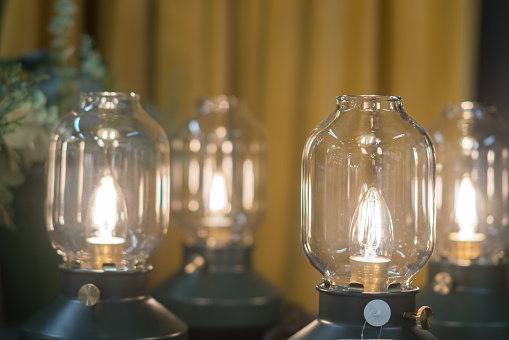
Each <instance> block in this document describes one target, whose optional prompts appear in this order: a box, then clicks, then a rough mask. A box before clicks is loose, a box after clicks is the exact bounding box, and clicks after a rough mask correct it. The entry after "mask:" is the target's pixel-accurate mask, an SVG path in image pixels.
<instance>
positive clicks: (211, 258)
mask: <svg viewBox="0 0 509 340" xmlns="http://www.w3.org/2000/svg"><path fill="white" fill-rule="evenodd" d="M184 251H185V264H184V267H183V268H182V270H180V271H179V272H177V273H176V274H175V275H173V276H171V277H170V278H169V279H168V280H167V281H166V282H164V283H163V284H162V285H161V286H160V287H159V288H158V289H157V290H156V291H155V292H154V297H155V298H156V299H157V300H159V301H160V302H161V303H163V304H164V305H165V306H166V307H168V308H169V309H171V310H172V311H173V312H174V313H175V314H176V315H178V317H180V318H181V319H182V320H184V321H185V322H186V323H187V324H188V325H189V336H190V339H223V340H225V339H236V340H238V339H243V340H247V339H261V338H262V335H263V333H264V332H265V331H266V330H267V329H268V328H270V327H271V326H273V325H274V324H276V323H278V321H279V320H280V318H281V314H282V297H281V296H280V295H279V293H278V292H277V290H276V289H275V288H274V287H273V286H272V285H271V284H270V283H269V282H267V281H266V280H265V279H264V278H262V277H261V276H260V275H259V274H257V273H256V272H254V271H253V270H252V269H251V247H241V246H235V245H229V246H226V247H222V248H218V249H213V248H207V247H206V246H203V245H201V246H200V245H196V246H187V245H186V246H185V247H184Z"/></svg>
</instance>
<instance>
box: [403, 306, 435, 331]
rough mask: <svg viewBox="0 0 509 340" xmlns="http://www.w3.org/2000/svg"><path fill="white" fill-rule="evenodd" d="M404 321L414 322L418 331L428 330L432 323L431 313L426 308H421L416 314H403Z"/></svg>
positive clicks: (429, 309)
mask: <svg viewBox="0 0 509 340" xmlns="http://www.w3.org/2000/svg"><path fill="white" fill-rule="evenodd" d="M404 317H405V319H408V320H414V321H415V322H416V323H417V326H418V327H419V328H420V329H424V330H427V329H430V327H431V324H432V323H433V311H432V310H431V308H429V307H428V306H422V307H421V308H419V310H418V311H417V313H405V315H404Z"/></svg>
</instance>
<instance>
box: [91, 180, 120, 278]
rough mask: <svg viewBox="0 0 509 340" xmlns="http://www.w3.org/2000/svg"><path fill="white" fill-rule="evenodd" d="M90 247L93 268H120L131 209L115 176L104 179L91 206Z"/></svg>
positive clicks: (95, 193) (93, 196)
mask: <svg viewBox="0 0 509 340" xmlns="http://www.w3.org/2000/svg"><path fill="white" fill-rule="evenodd" d="M90 216H91V217H90V218H89V228H88V232H87V234H88V235H87V236H88V237H87V239H86V241H87V244H88V245H89V250H90V266H91V269H103V266H104V265H105V264H106V265H107V264H112V265H113V266H115V267H116V266H118V265H120V261H121V260H120V259H121V251H122V245H123V244H124V243H125V241H126V239H125V237H126V229H127V223H126V218H127V209H126V204H125V200H124V198H123V195H122V193H121V190H120V188H119V187H118V185H117V184H116V182H115V179H114V178H113V177H112V176H111V175H105V176H104V177H103V178H101V180H100V182H99V185H98V186H97V188H96V190H95V192H94V194H93V195H92V199H91V204H90Z"/></svg>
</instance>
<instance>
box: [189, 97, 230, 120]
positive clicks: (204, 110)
mask: <svg viewBox="0 0 509 340" xmlns="http://www.w3.org/2000/svg"><path fill="white" fill-rule="evenodd" d="M237 102H238V100H237V97H235V96H231V95H218V96H210V97H202V98H200V99H198V102H197V105H198V108H199V110H198V112H199V113H200V114H202V115H206V114H209V113H226V112H229V111H231V110H232V109H233V108H234V107H235V106H237Z"/></svg>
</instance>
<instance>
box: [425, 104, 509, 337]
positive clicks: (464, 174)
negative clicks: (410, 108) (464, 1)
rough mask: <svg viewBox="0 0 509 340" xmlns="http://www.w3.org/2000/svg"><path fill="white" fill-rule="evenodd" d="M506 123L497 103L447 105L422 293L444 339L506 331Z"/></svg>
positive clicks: (435, 132) (438, 130)
mask: <svg viewBox="0 0 509 340" xmlns="http://www.w3.org/2000/svg"><path fill="white" fill-rule="evenodd" d="M508 129H509V127H508V126H507V125H506V124H505V123H504V122H503V121H502V120H501V119H500V118H499V116H498V114H497V112H496V109H495V108H494V107H489V106H484V105H482V104H480V103H475V102H462V103H459V104H448V105H445V106H444V109H443V112H442V115H441V116H440V117H439V118H438V119H437V120H436V121H435V122H433V124H432V126H431V127H430V130H429V131H430V134H431V137H432V138H433V141H434V145H435V146H436V155H437V250H436V252H435V254H434V256H433V259H432V261H430V265H429V269H430V270H429V272H430V275H429V284H428V285H427V287H426V289H425V290H424V291H423V294H422V295H421V297H420V298H422V300H425V301H427V303H429V304H430V306H431V307H433V308H434V309H435V310H436V311H437V318H436V323H435V327H434V330H435V333H436V335H437V336H438V337H440V338H444V339H481V338H490V339H504V338H506V337H507V334H509V310H508V309H507V305H508V304H509V282H508V277H507V275H508V263H507V262H508V256H507V254H508V250H509V227H508V223H509V137H507V131H508Z"/></svg>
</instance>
